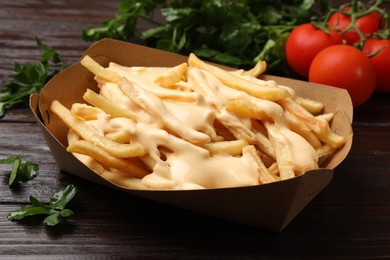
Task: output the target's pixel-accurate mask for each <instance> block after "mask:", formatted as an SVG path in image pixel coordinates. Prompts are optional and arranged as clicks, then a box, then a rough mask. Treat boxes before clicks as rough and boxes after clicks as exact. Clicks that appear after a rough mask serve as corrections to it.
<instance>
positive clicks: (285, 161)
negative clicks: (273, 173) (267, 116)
mask: <svg viewBox="0 0 390 260" xmlns="http://www.w3.org/2000/svg"><path fill="white" fill-rule="evenodd" d="M264 125H265V127H266V128H267V130H268V136H269V139H270V140H271V142H272V144H273V146H274V149H275V156H276V163H277V165H278V170H279V176H280V179H281V180H287V179H290V178H293V177H295V172H294V169H293V166H292V164H291V154H290V151H289V149H288V148H287V147H286V146H285V145H283V144H282V143H281V142H279V140H278V138H279V136H281V135H282V134H281V133H280V131H279V129H278V128H277V127H276V126H275V125H274V124H272V123H268V122H266V123H265V124H264Z"/></svg>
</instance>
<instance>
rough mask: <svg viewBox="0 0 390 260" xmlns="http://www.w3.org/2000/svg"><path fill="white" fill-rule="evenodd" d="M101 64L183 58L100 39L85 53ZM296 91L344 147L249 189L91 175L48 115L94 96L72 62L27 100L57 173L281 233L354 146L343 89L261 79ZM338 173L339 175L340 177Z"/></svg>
mask: <svg viewBox="0 0 390 260" xmlns="http://www.w3.org/2000/svg"><path fill="white" fill-rule="evenodd" d="M85 54H88V55H89V56H91V57H92V58H94V59H95V60H96V61H98V62H99V63H100V64H101V65H103V66H107V65H108V63H109V62H110V61H113V62H116V63H119V64H121V65H127V66H175V65H178V64H180V63H182V62H186V61H187V57H185V56H181V55H177V54H172V53H168V52H164V51H160V50H156V49H152V48H147V47H143V46H139V45H135V44H131V43H127V42H122V41H117V40H111V39H104V40H101V41H99V42H97V43H95V44H93V45H92V46H91V47H90V48H89V49H88V50H87V51H86V52H85ZM264 78H265V79H272V80H275V81H276V82H277V83H279V84H283V85H286V86H289V87H292V88H293V89H295V91H296V92H297V94H298V95H300V96H303V97H307V98H312V99H314V100H318V101H321V102H323V103H324V104H325V111H324V112H334V113H335V117H334V119H333V121H332V129H333V130H334V131H335V132H336V133H338V134H340V135H343V136H347V139H348V140H347V143H346V144H345V145H344V146H343V147H342V148H341V149H340V150H338V151H337V152H336V153H335V154H334V156H333V157H332V158H330V159H329V160H328V161H327V162H326V164H325V165H322V166H321V167H323V168H321V169H316V170H311V171H309V172H306V173H305V174H303V175H301V176H299V177H296V178H293V179H289V180H285V181H280V182H275V183H270V184H263V185H257V186H250V187H239V188H222V189H205V190H184V191H182V190H175V191H161V190H159V191H152V190H129V189H125V188H122V187H118V186H116V185H114V184H112V183H110V182H108V181H107V180H105V179H103V178H102V177H100V175H98V174H96V173H94V172H93V171H91V170H90V169H89V168H87V167H86V166H85V165H84V164H82V163H81V162H80V161H78V160H77V159H76V158H75V157H74V156H73V155H72V154H70V153H68V152H67V151H66V148H65V147H66V146H67V140H66V133H67V131H68V128H67V127H66V126H65V125H64V124H63V123H62V121H61V120H60V119H59V118H58V117H56V116H54V115H53V114H51V112H50V111H49V109H48V107H49V105H50V104H51V102H52V100H55V99H56V100H59V101H60V102H61V103H62V104H63V105H65V106H66V107H68V108H70V107H71V105H72V104H73V103H75V102H81V103H84V101H83V99H82V96H83V94H84V92H85V90H86V89H87V88H90V89H92V90H95V91H97V86H96V85H97V84H96V82H95V80H94V75H93V74H92V73H90V72H89V71H87V69H85V68H84V67H83V66H82V65H81V64H79V63H76V64H73V65H71V66H69V67H68V68H66V69H65V70H63V71H62V72H61V73H59V74H58V75H57V76H55V77H54V78H53V79H52V80H51V81H50V82H48V84H47V85H46V86H45V88H44V89H43V91H42V92H41V93H40V94H34V95H32V96H31V98H30V107H31V109H32V111H33V113H34V115H35V116H36V120H37V122H38V124H39V126H40V128H41V130H42V133H43V135H44V137H45V139H46V141H47V144H48V146H49V148H50V150H51V152H52V154H53V157H54V159H55V161H56V163H57V165H58V167H59V169H60V170H61V171H64V172H67V173H70V174H73V175H76V176H79V177H81V178H84V179H87V180H89V181H92V182H96V183H98V184H102V185H106V186H110V187H112V188H115V189H119V190H122V191H124V192H127V193H130V194H133V195H136V196H141V197H144V198H148V199H151V200H154V201H159V202H162V203H166V204H169V205H174V206H177V207H181V208H185V209H188V210H192V211H195V212H199V213H203V214H207V215H211V216H215V217H219V218H223V219H228V220H232V221H236V222H241V223H246V224H250V225H254V226H257V227H260V228H264V229H269V230H275V231H281V230H282V229H283V228H285V227H286V226H287V225H288V223H290V221H291V220H292V219H293V218H294V217H295V216H296V215H297V214H298V213H299V212H301V210H302V209H303V208H304V207H305V206H306V205H307V204H308V203H309V202H310V201H311V200H312V199H313V198H314V197H315V196H316V195H317V194H318V193H319V192H320V191H321V190H322V189H324V188H325V187H326V186H327V185H328V184H329V183H330V181H331V179H332V177H333V174H334V173H333V169H334V168H335V167H336V166H337V165H339V164H340V163H341V162H342V160H343V159H344V158H345V157H346V156H347V154H348V152H349V150H350V148H351V144H352V129H351V123H352V111H353V110H352V103H351V100H350V97H349V95H348V93H347V92H346V91H345V90H342V89H338V88H331V87H327V86H323V85H318V84H312V83H307V82H303V81H297V80H292V79H287V78H280V77H274V76H267V75H265V76H264ZM341 174H342V173H341Z"/></svg>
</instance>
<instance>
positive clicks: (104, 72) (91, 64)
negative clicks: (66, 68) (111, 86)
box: [80, 55, 121, 82]
mask: <svg viewBox="0 0 390 260" xmlns="http://www.w3.org/2000/svg"><path fill="white" fill-rule="evenodd" d="M80 63H81V64H82V65H83V66H84V67H85V68H87V69H88V70H89V71H91V72H92V73H93V74H95V75H96V76H98V77H101V78H102V79H104V80H106V81H110V82H119V81H120V80H121V77H120V76H119V75H118V74H116V73H114V72H112V71H110V70H108V69H106V68H104V67H103V66H101V65H100V64H99V63H97V62H96V61H95V60H94V59H92V58H91V57H90V56H88V55H85V56H84V57H83V58H82V59H81V61H80Z"/></svg>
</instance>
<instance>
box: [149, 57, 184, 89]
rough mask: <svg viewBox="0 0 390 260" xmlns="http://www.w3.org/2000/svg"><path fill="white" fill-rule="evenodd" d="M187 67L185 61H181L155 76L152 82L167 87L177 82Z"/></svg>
mask: <svg viewBox="0 0 390 260" xmlns="http://www.w3.org/2000/svg"><path fill="white" fill-rule="evenodd" d="M187 67H188V65H187V63H182V64H180V65H178V66H176V67H173V68H171V69H170V70H168V71H166V72H164V73H163V74H161V75H159V76H158V77H157V78H155V80H154V82H155V83H157V84H159V85H160V86H162V87H165V88H169V87H171V86H172V85H174V84H176V83H178V82H179V81H180V80H181V79H182V78H183V77H184V75H185V73H186V71H187Z"/></svg>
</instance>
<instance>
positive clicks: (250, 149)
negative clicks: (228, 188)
mask: <svg viewBox="0 0 390 260" xmlns="http://www.w3.org/2000/svg"><path fill="white" fill-rule="evenodd" d="M242 153H243V155H245V154H247V155H249V156H251V157H252V158H253V161H254V162H255V163H256V164H257V168H258V169H259V173H260V174H259V182H260V184H265V183H271V182H275V181H278V180H279V179H280V178H279V177H278V176H276V175H273V174H272V173H271V172H270V171H269V170H268V168H267V167H266V166H265V165H264V163H263V161H262V160H261V158H260V156H259V155H258V154H257V150H256V148H255V147H254V146H253V145H247V146H245V147H244V148H243V151H242Z"/></svg>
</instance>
